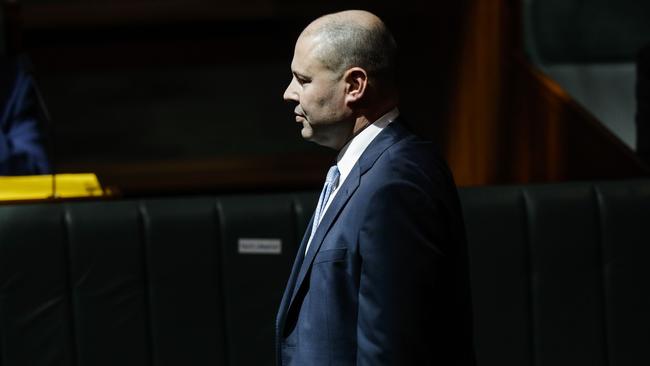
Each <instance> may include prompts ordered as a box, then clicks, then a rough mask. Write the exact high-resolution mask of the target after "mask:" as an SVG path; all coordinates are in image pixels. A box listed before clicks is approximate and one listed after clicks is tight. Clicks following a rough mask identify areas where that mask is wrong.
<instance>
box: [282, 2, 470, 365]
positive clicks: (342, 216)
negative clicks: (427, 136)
mask: <svg viewBox="0 0 650 366" xmlns="http://www.w3.org/2000/svg"><path fill="white" fill-rule="evenodd" d="M395 63H396V45H395V41H394V39H393V37H392V35H391V34H390V32H389V31H388V30H387V29H386V27H385V25H384V24H383V23H382V21H381V20H380V19H379V18H377V17H376V16H374V15H372V14H370V13H368V12H364V11H345V12H341V13H336V14H330V15H326V16H324V17H321V18H319V19H317V20H315V21H314V22H312V23H311V24H310V25H309V26H308V27H307V28H306V29H305V30H304V31H303V32H302V34H301V35H300V37H299V38H298V41H297V42H296V47H295V52H294V57H293V61H292V64H291V69H292V72H293V79H292V80H291V83H290V84H289V86H288V88H287V90H286V91H285V93H284V99H285V100H287V101H289V102H293V103H295V104H296V107H295V115H296V122H298V123H300V124H302V131H301V133H302V136H303V137H304V138H305V139H307V140H310V141H313V142H316V143H318V144H321V145H324V146H328V147H330V148H333V149H337V150H339V155H338V157H337V163H336V165H335V166H333V167H332V168H331V169H330V172H329V173H328V179H327V182H326V185H325V187H324V189H323V192H322V193H321V199H320V200H319V203H318V206H317V208H316V212H315V214H314V217H313V218H312V221H311V223H310V224H309V228H308V230H307V232H306V233H305V237H304V239H303V242H302V244H301V246H300V249H299V251H298V254H297V257H296V260H295V263H294V266H293V270H292V273H291V276H290V278H289V281H288V284H287V287H286V290H285V294H284V297H283V299H282V303H281V305H280V309H279V312H278V317H277V329H276V336H277V341H278V342H277V352H278V360H277V362H278V364H280V365H284V366H290V365H298V366H319V365H368V366H380V365H418V366H423V365H445V366H449V365H473V364H474V357H473V351H472V345H471V343H472V341H471V316H470V302H469V286H468V280H467V277H468V276H467V255H466V248H465V241H464V229H463V223H462V218H461V212H460V208H459V204H458V198H457V193H456V189H455V186H454V183H453V180H452V177H451V174H450V173H449V171H448V169H447V167H446V165H445V163H444V162H443V160H442V159H441V158H440V156H439V155H438V153H436V151H435V150H434V149H433V147H432V146H431V144H430V143H428V142H425V141H422V140H420V139H418V138H416V137H415V136H414V135H412V134H411V133H409V132H408V131H407V130H406V129H405V128H404V127H403V126H402V124H401V122H400V121H399V120H400V118H399V117H398V115H399V112H398V110H397V104H398V93H397V88H396V76H395V71H396V65H395ZM414 77H416V75H414ZM412 81H413V82H417V80H416V79H415V78H414V79H413V80H412Z"/></svg>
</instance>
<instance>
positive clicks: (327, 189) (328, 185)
mask: <svg viewBox="0 0 650 366" xmlns="http://www.w3.org/2000/svg"><path fill="white" fill-rule="evenodd" d="M338 182H339V168H338V167H337V166H336V165H334V166H333V167H331V168H330V170H329V171H328V172H327V177H326V178H325V185H323V190H322V191H321V192H320V198H319V199H318V205H316V212H315V213H314V223H313V225H312V226H311V235H310V237H309V243H307V248H306V249H305V254H307V251H308V250H309V244H310V243H311V238H312V237H313V236H314V233H315V232H316V228H317V227H318V224H320V220H321V219H322V218H323V214H325V207H326V206H327V201H328V200H329V198H330V194H331V193H332V191H334V189H335V188H336V186H337V185H338Z"/></svg>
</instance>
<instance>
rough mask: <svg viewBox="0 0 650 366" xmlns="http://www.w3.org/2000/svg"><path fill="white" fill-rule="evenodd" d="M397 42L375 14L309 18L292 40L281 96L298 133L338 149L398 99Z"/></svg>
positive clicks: (348, 14) (348, 12)
mask: <svg viewBox="0 0 650 366" xmlns="http://www.w3.org/2000/svg"><path fill="white" fill-rule="evenodd" d="M396 54H397V47H396V45H395V40H394V39H393V37H392V35H391V34H390V32H389V31H388V29H387V28H386V26H385V25H384V24H383V22H382V21H381V20H380V19H379V18H377V17H376V16H375V15H373V14H371V13H368V12H366V11H359V10H350V11H344V12H340V13H335V14H329V15H325V16H323V17H320V18H318V19H316V20H315V21H313V22H312V23H311V24H309V25H308V26H307V28H305V30H304V31H303V32H302V33H301V34H300V37H298V40H297V42H296V47H295V51H294V56H293V61H292V63H291V71H292V73H293V78H292V80H291V83H290V84H289V86H288V87H287V89H286V91H285V92H284V99H285V100H286V101H291V102H295V103H297V106H296V108H295V110H294V112H295V114H296V122H300V123H302V125H303V128H302V132H301V133H302V136H303V137H304V138H305V139H307V140H310V141H314V142H316V143H318V144H320V145H324V146H328V147H331V148H334V149H340V148H341V147H343V145H344V144H345V143H346V142H347V141H348V140H349V139H350V138H351V137H352V136H354V135H355V134H356V133H358V132H359V131H360V130H362V129H363V128H364V127H365V126H366V125H367V124H369V123H372V122H373V121H374V120H375V119H377V118H378V117H380V116H381V115H383V114H384V113H385V112H387V111H388V110H390V109H392V108H393V107H395V105H396V104H397V92H396V87H395V84H396V68H397V67H396Z"/></svg>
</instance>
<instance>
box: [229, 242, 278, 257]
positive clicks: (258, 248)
mask: <svg viewBox="0 0 650 366" xmlns="http://www.w3.org/2000/svg"><path fill="white" fill-rule="evenodd" d="M237 251H238V252H239V254H282V240H280V239H260V238H239V240H238V242H237Z"/></svg>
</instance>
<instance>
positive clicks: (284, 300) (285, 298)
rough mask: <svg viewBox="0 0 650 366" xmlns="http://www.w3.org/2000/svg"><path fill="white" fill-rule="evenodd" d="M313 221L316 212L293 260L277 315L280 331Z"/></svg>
mask: <svg viewBox="0 0 650 366" xmlns="http://www.w3.org/2000/svg"><path fill="white" fill-rule="evenodd" d="M313 222H314V214H312V215H311V220H309V225H307V228H308V229H307V230H305V234H304V235H303V237H302V242H301V243H300V247H299V248H298V253H297V254H296V260H295V261H294V262H293V267H292V268H291V274H290V275H289V280H288V281H287V286H286V288H285V290H284V294H283V295H282V300H281V302H280V307H279V310H278V315H277V317H276V330H277V331H278V332H280V331H281V330H282V328H283V327H284V319H285V316H286V314H287V310H288V307H289V299H291V298H292V297H293V293H294V292H295V291H294V289H295V287H296V278H297V277H298V271H300V268H301V267H302V263H303V261H304V258H305V256H304V253H305V249H306V248H307V241H309V233H310V232H311V231H310V229H309V228H311V226H312V225H313ZM279 336H280V334H276V337H279Z"/></svg>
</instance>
